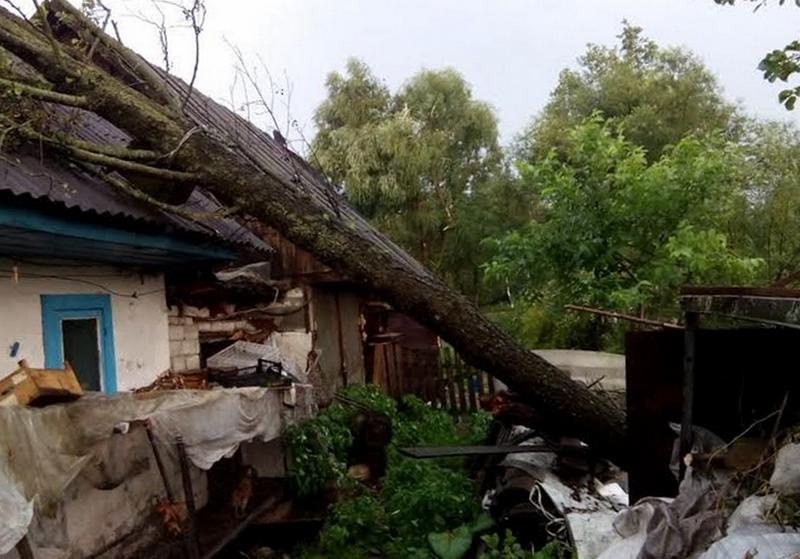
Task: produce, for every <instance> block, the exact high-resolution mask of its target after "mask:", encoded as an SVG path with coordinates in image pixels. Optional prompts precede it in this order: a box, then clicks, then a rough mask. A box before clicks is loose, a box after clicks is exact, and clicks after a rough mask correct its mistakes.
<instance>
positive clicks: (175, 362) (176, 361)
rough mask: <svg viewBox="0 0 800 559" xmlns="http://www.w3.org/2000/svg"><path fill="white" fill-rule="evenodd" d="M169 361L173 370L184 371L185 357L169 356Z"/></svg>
mask: <svg viewBox="0 0 800 559" xmlns="http://www.w3.org/2000/svg"><path fill="white" fill-rule="evenodd" d="M170 363H171V364H172V370H173V371H175V372H180V371H185V370H186V358H185V357H179V356H177V357H172V358H170Z"/></svg>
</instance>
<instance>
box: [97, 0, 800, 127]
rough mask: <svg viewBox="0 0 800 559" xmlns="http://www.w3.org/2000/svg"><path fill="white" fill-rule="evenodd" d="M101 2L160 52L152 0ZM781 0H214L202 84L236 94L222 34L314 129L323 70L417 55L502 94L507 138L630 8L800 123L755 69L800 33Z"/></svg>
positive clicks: (480, 94)
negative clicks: (727, 1) (267, 74)
mask: <svg viewBox="0 0 800 559" xmlns="http://www.w3.org/2000/svg"><path fill="white" fill-rule="evenodd" d="M186 1H188V0H186ZM106 3H107V4H108V5H110V6H111V7H112V9H113V10H114V15H115V17H116V18H117V19H118V20H119V24H120V30H121V34H122V38H123V41H124V42H125V43H126V44H127V45H128V46H130V47H133V48H134V49H135V50H138V51H139V52H141V53H142V54H144V55H145V56H147V57H148V58H150V59H151V60H154V61H157V62H158V61H160V54H159V47H158V41H157V38H156V35H155V32H154V31H153V29H152V28H150V27H149V26H148V25H146V24H143V23H142V22H141V21H139V20H137V19H136V18H134V17H130V16H129V15H126V14H130V13H131V12H133V11H137V10H139V11H142V12H146V13H147V14H151V15H152V14H153V11H152V9H148V6H149V3H148V1H147V0H111V1H109V0H106ZM772 3H773V4H775V5H774V6H767V7H765V8H762V9H761V10H759V11H758V12H756V13H753V10H752V6H751V5H750V4H749V3H740V5H737V6H735V7H727V6H726V7H722V6H717V5H716V4H715V3H714V2H713V0H402V1H400V0H397V1H395V0H335V1H334V0H206V5H207V8H208V16H207V22H206V26H205V29H204V32H203V34H202V55H201V62H200V71H199V75H198V79H197V85H198V87H199V88H200V89H201V90H203V91H204V92H205V93H207V94H209V95H211V96H212V97H215V98H217V99H229V98H230V94H229V90H230V85H231V83H232V81H233V78H234V69H233V67H234V56H233V53H232V51H231V48H230V47H229V46H228V45H227V44H226V40H227V41H229V42H230V43H232V44H234V45H236V46H237V47H238V48H239V49H240V50H241V51H242V53H243V54H244V56H245V57H246V58H248V60H249V61H250V63H252V64H257V63H258V60H257V58H256V57H257V56H260V57H261V58H262V59H263V61H264V62H265V63H266V65H267V66H268V68H269V69H270V71H271V73H272V74H273V75H274V77H276V78H279V79H281V80H282V76H283V75H284V73H285V75H287V76H288V77H289V79H290V80H291V82H292V84H293V95H292V101H291V112H292V116H293V117H294V118H296V119H297V120H298V121H299V123H300V124H301V125H305V126H306V128H305V131H306V135H308V136H311V135H313V124H312V123H311V118H312V115H313V112H314V109H315V108H316V106H317V105H318V104H319V103H320V101H322V100H323V99H324V97H325V77H326V76H327V74H328V73H329V72H331V71H332V70H341V69H342V68H343V67H344V64H345V61H346V60H347V59H348V58H349V57H353V56H355V57H358V58H361V59H363V60H365V61H366V62H367V63H368V64H369V66H370V67H371V68H372V70H373V71H374V73H375V74H376V75H377V76H379V77H380V78H381V79H383V80H385V82H386V84H387V85H388V86H389V87H390V88H392V89H396V88H397V87H398V86H399V85H401V84H402V83H403V82H404V81H405V80H406V79H408V78H409V77H410V76H411V75H413V74H414V73H415V72H417V71H418V70H419V69H421V68H441V67H444V66H451V67H453V68H456V69H457V70H458V71H459V72H461V73H462V74H463V75H464V76H465V78H466V79H467V81H469V83H470V84H471V85H472V87H473V92H474V95H475V96H476V97H477V98H480V99H482V100H485V101H487V102H489V103H490V104H491V105H492V106H493V107H494V108H495V111H496V113H497V116H498V118H499V122H500V130H501V133H502V136H503V140H504V141H509V140H511V139H512V138H513V136H514V135H515V134H516V133H517V132H518V131H519V130H520V129H521V128H523V127H524V126H525V124H526V123H527V122H528V121H529V119H530V118H531V116H532V115H534V114H535V113H536V112H537V111H539V110H540V109H541V108H542V106H543V104H544V103H545V102H546V100H547V96H548V94H549V92H550V91H551V90H552V89H553V87H554V85H555V83H556V80H557V77H558V73H559V72H560V71H561V70H562V69H563V68H565V67H568V66H573V67H574V66H575V64H576V58H577V57H578V56H579V55H580V54H581V53H582V52H583V51H584V49H585V47H586V44H587V43H590V42H593V43H601V44H609V45H610V44H613V43H614V42H615V41H616V38H615V36H616V35H617V34H618V33H619V31H620V28H621V21H622V19H623V18H626V19H627V20H628V21H630V22H631V23H633V24H635V25H638V26H641V27H643V28H644V31H645V34H646V35H647V36H649V37H650V38H652V39H654V40H656V41H657V42H658V43H659V44H662V45H679V46H684V47H686V48H689V49H691V50H692V51H694V52H695V53H696V54H698V55H699V56H700V57H701V58H702V59H703V60H704V61H705V63H706V64H707V65H708V66H709V67H710V68H711V70H712V71H713V72H714V73H715V74H716V75H717V77H718V79H719V81H720V83H721V84H722V86H723V88H724V93H725V95H726V97H727V98H728V99H730V100H732V101H736V102H738V103H740V104H741V105H742V106H743V107H744V109H745V110H746V111H747V112H749V113H751V114H755V115H758V116H761V117H765V118H773V119H781V120H792V121H794V122H798V123H800V110H797V111H794V112H787V111H785V110H784V109H783V108H782V107H781V106H780V105H779V104H778V102H777V100H776V96H777V91H778V90H779V89H780V86H778V85H774V84H769V83H767V82H765V81H764V80H763V79H761V75H760V73H759V72H758V70H757V69H756V66H757V65H758V61H759V60H760V59H761V57H762V56H763V55H764V53H765V52H767V51H768V50H771V49H773V48H778V47H781V46H783V45H785V44H786V43H788V42H789V41H791V40H793V39H795V38H797V37H798V36H800V9H798V8H795V7H794V6H793V5H787V6H784V7H779V6H777V2H776V1H774V0H773V2H772ZM790 4H791V3H790ZM168 17H172V18H173V19H172V21H177V20H175V19H174V15H172V16H168ZM170 40H171V44H170V50H171V58H172V60H173V64H174V71H175V72H176V73H177V74H178V75H180V76H181V77H184V78H187V77H188V76H190V75H191V67H192V61H193V60H192V59H193V46H192V43H191V36H189V35H187V34H186V32H185V31H182V30H180V29H173V30H172V31H171V36H170ZM262 124H263V123H262Z"/></svg>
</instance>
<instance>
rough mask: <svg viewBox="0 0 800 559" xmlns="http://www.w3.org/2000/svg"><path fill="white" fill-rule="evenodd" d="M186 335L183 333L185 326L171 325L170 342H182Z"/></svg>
mask: <svg viewBox="0 0 800 559" xmlns="http://www.w3.org/2000/svg"><path fill="white" fill-rule="evenodd" d="M185 337H186V336H185V334H184V332H183V326H174V325H170V327H169V340H170V341H182V340H183V339H184V338H185Z"/></svg>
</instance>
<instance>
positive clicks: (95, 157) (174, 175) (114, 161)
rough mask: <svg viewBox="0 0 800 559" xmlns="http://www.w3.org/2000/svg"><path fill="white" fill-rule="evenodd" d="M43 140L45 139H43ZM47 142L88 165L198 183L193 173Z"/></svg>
mask: <svg viewBox="0 0 800 559" xmlns="http://www.w3.org/2000/svg"><path fill="white" fill-rule="evenodd" d="M43 139H45V138H44V137H43ZM47 140H48V143H49V144H50V145H52V146H53V147H55V148H56V149H59V150H60V151H63V152H64V153H66V154H67V155H69V156H70V157H74V158H75V159H80V160H82V161H86V162H89V163H96V164H98V165H103V166H106V167H111V168H112V169H118V170H120V171H128V172H131V173H139V174H142V175H147V176H149V177H155V178H159V179H164V180H167V181H175V182H199V180H200V177H199V176H198V175H195V174H194V173H187V172H185V171H173V170H172V169H161V168H159V167H152V166H150V165H144V164H142V163H136V162H133V161H127V160H125V159H119V158H118V157H112V156H110V155H104V154H102V153H95V152H91V151H87V150H85V149H81V148H77V147H74V146H70V145H67V144H61V143H59V142H58V141H55V140H51V139H47Z"/></svg>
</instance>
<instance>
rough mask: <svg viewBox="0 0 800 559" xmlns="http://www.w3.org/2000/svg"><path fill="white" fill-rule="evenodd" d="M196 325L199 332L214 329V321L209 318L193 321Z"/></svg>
mask: <svg viewBox="0 0 800 559" xmlns="http://www.w3.org/2000/svg"><path fill="white" fill-rule="evenodd" d="M195 324H196V325H197V329H198V330H199V331H200V332H213V331H214V323H213V322H212V321H210V320H198V321H196V322H195Z"/></svg>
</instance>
